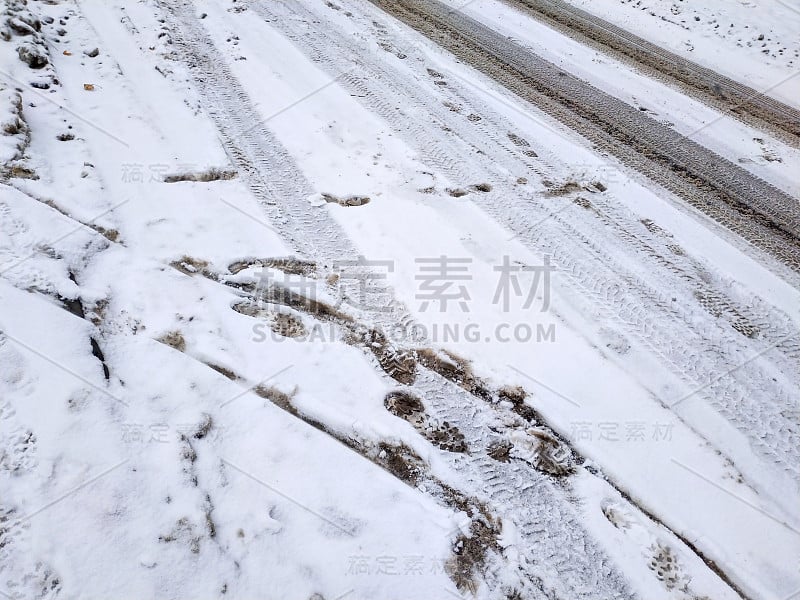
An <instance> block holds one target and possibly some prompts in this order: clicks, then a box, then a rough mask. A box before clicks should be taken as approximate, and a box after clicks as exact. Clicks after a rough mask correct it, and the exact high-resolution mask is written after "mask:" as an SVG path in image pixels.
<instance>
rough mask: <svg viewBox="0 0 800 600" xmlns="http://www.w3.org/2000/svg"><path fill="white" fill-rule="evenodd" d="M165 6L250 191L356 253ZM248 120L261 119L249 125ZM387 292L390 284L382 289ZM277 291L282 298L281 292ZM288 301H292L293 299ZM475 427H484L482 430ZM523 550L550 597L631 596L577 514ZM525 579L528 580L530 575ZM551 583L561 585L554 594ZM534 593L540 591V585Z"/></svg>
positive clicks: (523, 511) (292, 230)
mask: <svg viewBox="0 0 800 600" xmlns="http://www.w3.org/2000/svg"><path fill="white" fill-rule="evenodd" d="M168 10H169V15H170V17H171V19H170V20H171V21H172V22H173V26H172V27H171V34H172V36H173V42H174V45H175V46H176V48H177V49H178V51H177V53H176V58H178V59H182V60H184V61H185V62H186V63H187V64H188V65H189V68H190V71H191V73H192V75H193V76H194V78H195V81H196V82H197V84H198V85H197V88H198V91H199V93H200V94H201V97H202V98H203V100H204V101H205V102H206V104H207V110H208V112H209V114H210V115H211V117H212V119H213V120H214V122H215V123H216V124H217V126H218V128H219V130H220V134H221V136H222V138H223V143H224V145H225V148H226V150H227V151H228V152H229V155H230V157H231V160H232V161H233V163H234V164H235V165H236V166H237V167H238V168H239V171H240V173H241V174H242V176H243V179H244V180H245V181H246V182H247V184H248V185H249V187H250V189H251V191H252V193H253V194H254V196H255V197H256V198H258V199H259V200H260V201H261V203H262V205H263V206H264V209H265V211H266V213H267V215H268V217H269V219H270V221H271V222H272V223H273V224H275V225H276V227H277V228H278V229H279V230H280V231H281V233H282V234H284V235H285V236H286V238H287V239H288V240H290V242H291V244H292V245H294V246H295V249H297V250H298V251H300V252H302V253H303V254H304V255H305V256H306V257H307V258H312V259H317V260H333V259H342V258H345V259H346V258H348V257H355V256H356V252H355V251H354V250H353V248H352V246H351V245H350V243H349V241H347V238H346V237H345V236H344V234H342V233H340V232H339V231H337V229H338V228H337V227H336V225H335V223H333V222H332V220H331V219H330V218H328V217H327V216H326V214H325V213H322V212H321V211H311V210H310V209H309V204H308V203H307V202H305V198H306V197H307V196H308V195H309V194H310V193H311V189H310V185H309V184H308V182H307V181H306V180H305V178H304V177H303V176H302V173H300V172H299V170H297V168H296V167H295V166H294V165H293V163H292V160H291V157H290V156H289V155H288V153H287V152H286V151H285V150H284V149H283V148H282V147H281V145H280V143H279V142H278V141H277V140H276V139H275V138H274V136H273V135H272V134H271V132H269V130H268V129H267V128H266V127H265V126H264V125H263V124H261V121H262V118H261V117H260V116H259V115H258V113H257V112H256V111H255V109H254V108H253V107H252V104H251V102H250V100H249V98H248V97H247V94H246V92H245V91H244V89H243V88H242V86H241V84H240V83H239V82H238V80H236V78H235V77H234V76H233V75H232V74H231V73H230V70H229V69H228V68H227V66H226V65H225V63H224V59H223V58H222V57H221V56H219V51H218V50H217V49H216V47H215V46H214V44H213V42H212V41H211V39H210V38H209V36H208V34H207V33H205V31H204V30H203V29H202V25H200V23H199V21H198V19H197V18H196V15H195V13H194V10H193V7H192V5H191V4H187V3H181V4H179V5H175V6H172V7H170V8H169V9H168ZM253 123H259V125H256V126H255V127H254V126H253ZM266 174H269V175H270V179H269V182H267V181H265V176H266ZM278 199H280V205H279V204H278ZM212 278H213V277H212ZM387 293H390V292H389V291H388V290H387ZM282 297H283V298H286V296H285V295H283V296H282ZM301 304H302V303H301ZM293 306H294V307H295V308H296V307H297V305H296V304H294V305H293ZM317 308H319V306H317ZM398 315H399V316H398ZM404 317H407V315H406V314H405V313H404V311H403V310H402V308H398V309H397V311H396V313H395V314H394V315H391V316H387V317H386V318H385V320H384V322H383V323H382V325H384V327H385V329H386V330H390V327H391V325H392V324H393V323H403V322H404V321H403V320H402V318H404ZM365 351H367V350H365ZM390 354H399V352H396V353H395V352H391V353H390ZM390 359H391V356H390ZM375 360H377V361H378V363H379V366H380V367H381V368H382V369H384V370H385V369H386V368H387V365H386V364H382V361H381V360H380V359H379V358H376V359H375ZM390 366H391V365H390ZM420 391H421V392H424V393H425V394H426V396H428V397H430V398H433V399H435V400H432V401H435V402H437V403H447V404H448V405H450V406H451V409H452V410H456V411H464V412H466V406H467V405H465V402H469V404H471V405H472V406H473V409H474V410H479V404H480V403H479V400H477V399H475V398H473V397H471V396H469V395H466V393H465V392H463V390H460V389H459V388H457V387H456V386H454V385H453V384H452V383H449V382H447V381H446V380H444V379H443V378H439V380H438V382H437V383H436V384H435V385H431V386H430V387H429V388H426V389H424V390H420ZM465 396H466V397H465ZM477 433H478V434H480V435H485V433H481V432H480V430H477ZM474 468H477V467H474ZM480 479H481V476H480V474H478V475H475V480H476V481H480ZM479 487H480V486H479ZM484 495H485V494H484ZM486 497H487V501H489V502H491V507H492V508H493V509H494V510H496V511H497V512H498V514H500V515H502V516H503V517H504V518H507V519H510V520H512V521H514V522H517V521H520V522H521V523H524V522H525V519H527V518H529V515H530V513H531V511H532V510H535V511H536V513H537V514H539V513H542V514H543V515H547V514H559V515H560V514H574V509H573V508H572V507H571V506H570V504H569V501H568V500H567V499H566V498H564V497H563V496H561V495H560V494H559V495H556V494H545V493H544V492H540V491H539V489H538V488H530V490H529V491H528V492H526V493H524V494H519V495H517V496H516V497H517V498H521V500H520V501H521V502H522V504H511V505H510V504H509V503H507V502H503V501H500V500H499V499H495V498H493V497H492V495H491V494H489V495H488V496H486ZM537 507H538V508H537ZM540 518H543V517H540ZM537 531H538V530H537ZM576 540H579V545H580V546H581V547H582V548H586V549H587V550H586V552H585V554H584V555H582V556H581V557H580V558H577V559H576V557H575V556H568V555H567V553H565V552H564V550H563V549H564V548H566V547H569V546H567V545H566V544H567V543H573V542H575V541H576ZM534 548H535V549H536V551H537V552H542V554H541V555H542V556H548V557H552V562H550V563H549V564H547V565H543V564H542V563H541V561H539V560H537V557H536V555H535V554H533V553H532V552H533V549H534ZM543 548H547V549H548V550H547V552H543V551H542V549H543ZM521 550H522V551H523V552H525V553H527V555H528V560H527V561H525V563H524V564H523V565H521V569H522V572H521V573H520V577H519V579H520V581H523V582H525V581H527V582H531V581H547V579H546V578H544V577H543V573H542V572H541V571H542V570H544V569H551V570H554V571H555V572H560V573H561V576H560V579H559V580H558V582H553V584H552V585H553V586H555V587H554V588H553V589H551V590H550V591H549V592H548V593H550V595H551V597H552V596H553V595H554V594H555V595H556V597H562V598H565V599H566V598H587V599H588V598H593V597H596V591H597V590H598V589H603V590H606V591H607V593H604V594H603V595H604V597H609V598H631V597H632V595H631V593H630V592H629V590H628V589H627V584H626V583H625V578H624V576H623V575H622V574H621V573H619V572H618V571H617V570H616V567H615V566H613V563H612V562H611V561H610V559H609V558H608V557H607V556H605V554H604V553H603V552H602V550H600V548H599V546H598V545H597V543H596V542H595V541H594V540H593V539H592V538H591V536H590V535H589V534H588V533H587V532H586V531H585V530H584V529H583V528H582V527H581V526H580V524H579V522H578V521H577V518H573V519H569V520H565V519H556V520H554V522H553V523H552V527H551V528H549V529H548V530H547V531H546V532H544V533H541V534H540V536H539V538H538V539H536V540H531V539H527V538H525V539H524V540H523V543H522V548H521ZM558 561H567V562H563V563H561V562H558ZM489 581H491V578H489ZM498 585H499V583H498ZM525 585H526V586H530V583H527V584H525ZM543 585H544V584H543ZM598 586H599V587H598ZM523 589H524V590H525V589H528V588H527V587H525V588H523ZM530 589H531V590H535V588H530ZM556 589H558V590H562V592H563V593H558V594H556V591H555V590H556ZM526 597H527V596H526ZM533 597H546V596H544V595H543V593H542V591H541V590H538V591H536V592H535V595H534V596H533Z"/></svg>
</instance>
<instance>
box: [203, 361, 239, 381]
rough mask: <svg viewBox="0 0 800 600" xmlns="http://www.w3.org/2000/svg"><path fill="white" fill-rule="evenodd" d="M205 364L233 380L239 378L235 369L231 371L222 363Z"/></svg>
mask: <svg viewBox="0 0 800 600" xmlns="http://www.w3.org/2000/svg"><path fill="white" fill-rule="evenodd" d="M205 365H206V366H207V367H208V368H210V369H214V370H215V371H216V372H217V373H219V374H220V375H224V376H225V377H227V378H228V379H230V380H231V381H237V380H238V379H239V376H238V375H237V374H236V373H234V372H233V371H231V370H230V369H228V368H226V367H223V366H221V365H215V364H214V363H205Z"/></svg>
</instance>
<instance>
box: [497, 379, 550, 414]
mask: <svg viewBox="0 0 800 600" xmlns="http://www.w3.org/2000/svg"><path fill="white" fill-rule="evenodd" d="M497 395H498V397H499V398H500V400H506V401H508V402H510V403H511V404H512V410H513V411H514V412H515V413H517V414H518V415H519V416H520V417H522V418H523V419H525V420H526V421H528V422H529V423H539V421H540V419H539V415H538V414H537V413H536V411H535V410H534V409H533V408H531V407H530V406H528V405H527V404H525V398H527V397H528V393H527V392H526V391H525V389H524V388H522V387H521V386H518V385H515V386H509V385H507V386H503V387H501V388H500V389H499V390H497Z"/></svg>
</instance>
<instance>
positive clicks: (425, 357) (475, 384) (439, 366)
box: [415, 348, 492, 401]
mask: <svg viewBox="0 0 800 600" xmlns="http://www.w3.org/2000/svg"><path fill="white" fill-rule="evenodd" d="M415 354H416V357H417V361H418V362H419V364H421V365H422V366H424V367H426V368H428V369H430V370H431V371H433V372H434V373H438V374H439V375H441V376H442V377H444V378H445V379H447V380H449V381H452V382H453V383H455V384H456V385H458V386H459V387H461V388H463V389H465V390H466V391H468V392H469V393H470V394H473V395H474V396H477V397H478V398H481V399H482V400H488V401H491V400H492V392H491V391H490V390H489V388H488V387H487V386H486V384H485V383H484V382H483V381H481V380H480V379H479V378H477V377H475V375H474V374H473V373H472V367H471V366H470V363H469V361H468V360H466V359H464V358H461V357H460V356H457V355H456V354H453V353H452V352H448V351H447V350H444V351H441V352H437V351H435V350H432V349H430V348H420V349H418V350H416V352H415Z"/></svg>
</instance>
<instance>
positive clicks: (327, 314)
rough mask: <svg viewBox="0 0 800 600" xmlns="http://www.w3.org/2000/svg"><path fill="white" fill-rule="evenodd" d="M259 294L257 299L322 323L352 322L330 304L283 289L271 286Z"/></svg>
mask: <svg viewBox="0 0 800 600" xmlns="http://www.w3.org/2000/svg"><path fill="white" fill-rule="evenodd" d="M259 292H260V298H259V299H260V300H262V301H264V302H271V303H272V304H281V305H283V306H288V307H289V308H293V309H295V310H297V311H299V312H303V313H306V314H309V315H312V316H314V317H317V318H318V319H320V320H322V321H329V322H330V321H334V322H339V323H340V324H347V323H352V322H353V318H352V317H351V316H349V315H347V314H345V313H343V312H341V311H339V310H337V309H336V308H334V307H333V306H331V305H330V304H326V303H325V302H321V301H319V300H314V299H313V298H307V297H305V296H302V295H300V294H297V293H295V292H293V291H291V290H289V289H287V288H285V287H281V286H278V285H272V286H270V287H268V288H267V289H263V290H259Z"/></svg>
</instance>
